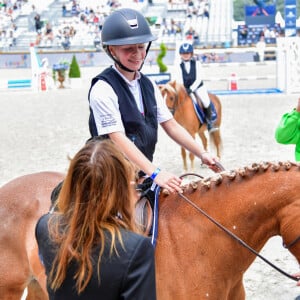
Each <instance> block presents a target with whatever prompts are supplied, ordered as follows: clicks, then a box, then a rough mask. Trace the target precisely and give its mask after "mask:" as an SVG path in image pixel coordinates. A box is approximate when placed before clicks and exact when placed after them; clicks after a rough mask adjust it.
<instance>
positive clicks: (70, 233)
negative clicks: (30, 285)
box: [36, 140, 156, 300]
mask: <svg viewBox="0 0 300 300" xmlns="http://www.w3.org/2000/svg"><path fill="white" fill-rule="evenodd" d="M134 171H135V170H134V167H133V165H132V164H131V163H130V162H129V161H128V160H127V159H126V158H125V157H124V155H123V154H122V153H121V152H120V151H119V150H118V149H117V148H116V147H115V146H114V144H113V142H111V141H110V140H104V141H99V140H91V141H89V142H88V143H87V144H86V145H85V146H84V147H83V148H82V149H81V150H80V151H79V152H78V153H77V154H76V155H75V157H74V158H73V159H72V161H71V163H70V167H69V170H68V173H67V176H66V178H65V180H64V182H63V185H62V188H61V191H60V193H59V196H58V199H57V203H56V209H55V210H54V211H53V212H51V213H48V214H46V215H44V216H42V217H41V219H40V220H39V221H38V223H37V226H36V239H37V242H38V246H39V253H40V257H41V260H42V262H43V264H44V266H45V270H46V274H47V290H48V293H49V298H50V300H53V299H64V300H66V299H72V300H76V299H88V300H93V299H106V300H109V299H114V300H115V299H139V300H140V299H151V300H152V299H156V292H155V267H154V249H153V246H152V245H151V243H150V240H149V239H148V238H147V237H144V236H142V235H140V234H139V231H138V229H137V227H136V225H135V220H134V213H133V212H134V204H135V202H136V200H137V195H136V191H135V189H134V183H135V181H134V178H135V172H134Z"/></svg>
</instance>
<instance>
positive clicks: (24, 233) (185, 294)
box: [0, 162, 300, 300]
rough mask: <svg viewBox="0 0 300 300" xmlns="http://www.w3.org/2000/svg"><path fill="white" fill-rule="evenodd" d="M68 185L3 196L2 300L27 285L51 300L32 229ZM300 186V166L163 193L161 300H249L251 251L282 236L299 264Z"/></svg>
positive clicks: (243, 172) (8, 191) (28, 179)
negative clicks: (56, 191)
mask: <svg viewBox="0 0 300 300" xmlns="http://www.w3.org/2000/svg"><path fill="white" fill-rule="evenodd" d="M62 178H63V176H62V174H58V173H46V172H44V173H38V174H32V175H28V176H23V177H20V178H17V179H16V180H13V181H11V182H9V183H8V184H6V185H5V186H3V187H2V188H1V191H0V211H1V214H0V217H1V226H2V228H1V231H0V232H1V240H0V241H1V268H0V282H1V287H0V288H1V289H0V295H1V296H2V298H1V299H12V300H20V297H21V293H22V289H24V288H25V287H26V285H28V295H33V294H35V295H34V297H31V298H28V299H47V297H46V295H45V293H43V292H42V289H39V290H38V289H37V286H38V284H37V282H39V283H40V284H41V286H42V288H43V289H44V284H45V278H44V272H43V269H42V266H41V265H40V264H39V262H38V257H37V252H36V247H37V246H36V244H35V239H34V224H35V223H36V221H37V220H38V218H39V216H40V215H41V214H42V213H45V212H46V211H47V209H48V207H49V206H50V200H49V198H50V192H51V190H52V189H53V187H54V186H55V185H56V184H57V183H59V182H60V181H61V180H62ZM299 182H300V164H296V163H290V162H278V163H254V164H253V165H251V166H248V167H241V168H239V169H237V170H232V171H224V172H221V173H219V174H215V175H213V176H211V177H206V178H203V179H197V180H196V181H195V182H192V183H189V184H187V185H185V186H183V193H182V194H171V195H165V194H164V193H163V192H161V193H160V196H159V222H158V223H159V226H158V227H159V228H158V237H157V243H156V280H157V299H159V300H182V299H188V300H199V299H212V300H242V299H245V291H244V287H243V275H244V273H245V272H246V270H247V269H248V268H249V266H250V265H251V264H252V263H253V261H254V259H255V255H253V253H254V252H253V251H256V253H257V254H258V255H259V253H258V252H259V251H260V250H261V249H262V248H263V246H264V245H265V244H266V242H267V241H268V240H269V239H270V238H271V237H273V236H276V235H280V236H281V237H282V239H283V242H284V243H285V244H286V245H287V246H286V247H287V248H288V250H289V251H290V252H291V253H292V254H293V255H294V256H295V257H296V259H297V260H298V262H300V238H299V237H300V223H299V219H300V185H299ZM223 228H225V230H224V229H223ZM230 230H232V231H234V234H233V233H232V232H230ZM236 238H239V239H240V240H242V241H243V243H241V242H239V240H237V239H236ZM246 246H248V247H251V249H252V251H250V250H249V249H248V248H247V247H246ZM274 272H275V270H274ZM286 275H288V274H286ZM288 276H290V275H288ZM290 277H291V276H290ZM266 280H268V278H266ZM33 281H35V284H34V285H30V283H32V282H33ZM38 291H39V292H40V296H39V297H38V296H37V292H38ZM34 292H35V293H34Z"/></svg>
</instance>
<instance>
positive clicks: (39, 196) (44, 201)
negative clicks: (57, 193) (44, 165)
mask: <svg viewBox="0 0 300 300" xmlns="http://www.w3.org/2000/svg"><path fill="white" fill-rule="evenodd" d="M63 178H64V174H63V173H59V172H51V171H43V172H39V173H32V174H26V175H23V176H20V177H17V178H15V179H13V180H11V181H9V182H7V183H6V184H5V185H3V186H2V187H1V189H0V206H1V207H2V210H1V211H2V213H3V214H4V216H5V215H7V213H8V212H14V211H18V210H23V211H24V212H27V213H28V214H31V213H34V211H36V212H38V211H39V210H43V211H44V210H45V208H49V207H50V195H51V193H52V191H53V189H54V187H55V186H56V185H57V184H58V183H59V182H61V181H62V180H63ZM0 215H1V212H0Z"/></svg>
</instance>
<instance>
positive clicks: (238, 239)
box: [178, 163, 300, 281]
mask: <svg viewBox="0 0 300 300" xmlns="http://www.w3.org/2000/svg"><path fill="white" fill-rule="evenodd" d="M217 164H218V167H219V168H220V169H221V170H225V169H224V168H223V166H222V165H221V164H220V163H217ZM191 175H192V176H196V177H199V178H201V179H203V176H201V175H199V174H196V173H186V174H183V175H181V176H180V178H183V177H186V176H191ZM178 195H179V196H180V197H181V198H182V199H184V200H185V201H186V202H187V203H188V204H189V205H191V206H192V207H193V208H195V209H196V210H197V211H198V212H200V213H201V214H202V215H204V216H205V217H206V218H207V219H209V220H210V221H211V222H212V223H214V224H215V225H216V226H217V227H219V228H220V229H222V230H223V231H225V232H226V233H227V234H228V235H229V236H230V237H232V238H233V239H234V240H236V241H237V242H238V243H239V244H241V245H242V246H243V247H245V248H246V249H248V250H249V251H250V252H252V253H253V254H255V255H256V256H257V257H259V258H260V259H262V260H263V261H264V262H265V263H267V264H268V265H269V266H271V267H272V268H274V269H275V270H277V271H278V272H280V273H281V274H283V275H284V276H286V277H288V278H290V279H292V280H294V281H299V280H300V276H297V277H294V276H292V275H290V274H288V273H287V272H285V271H283V270H282V269H280V268H279V267H277V266H276V265H274V264H273V263H271V262H270V261H269V260H267V259H266V258H265V257H263V256H262V255H260V254H259V253H258V252H257V251H256V250H254V249H253V248H252V247H250V246H249V245H248V244H247V243H246V242H244V241H243V240H242V239H240V238H239V237H238V236H237V235H235V234H234V233H233V232H232V231H230V230H229V229H227V228H226V227H224V226H223V225H222V224H221V223H219V222H218V221H216V220H215V219H214V218H212V217H211V216H210V215H209V214H207V213H206V212H205V211H204V210H203V209H201V208H200V207H199V206H197V205H196V204H195V203H194V202H192V201H191V200H190V199H189V198H187V197H186V196H185V195H183V193H178ZM299 240H300V236H298V237H297V238H296V239H295V240H294V241H292V242H291V243H289V244H288V245H286V244H283V247H284V248H286V249H289V248H290V247H292V246H294V245H295V244H296V243H297V242H298V241H299Z"/></svg>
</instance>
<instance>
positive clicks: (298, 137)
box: [275, 98, 300, 285]
mask: <svg viewBox="0 0 300 300" xmlns="http://www.w3.org/2000/svg"><path fill="white" fill-rule="evenodd" d="M275 139H276V141H277V142H278V143H280V144H284V145H295V160H296V161H300V98H299V99H298V103H297V107H296V108H294V109H293V110H292V111H291V112H288V113H285V114H284V115H283V116H282V117H281V120H280V123H279V124H278V126H277V128H276V131H275ZM298 285H300V282H299V284H298Z"/></svg>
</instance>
